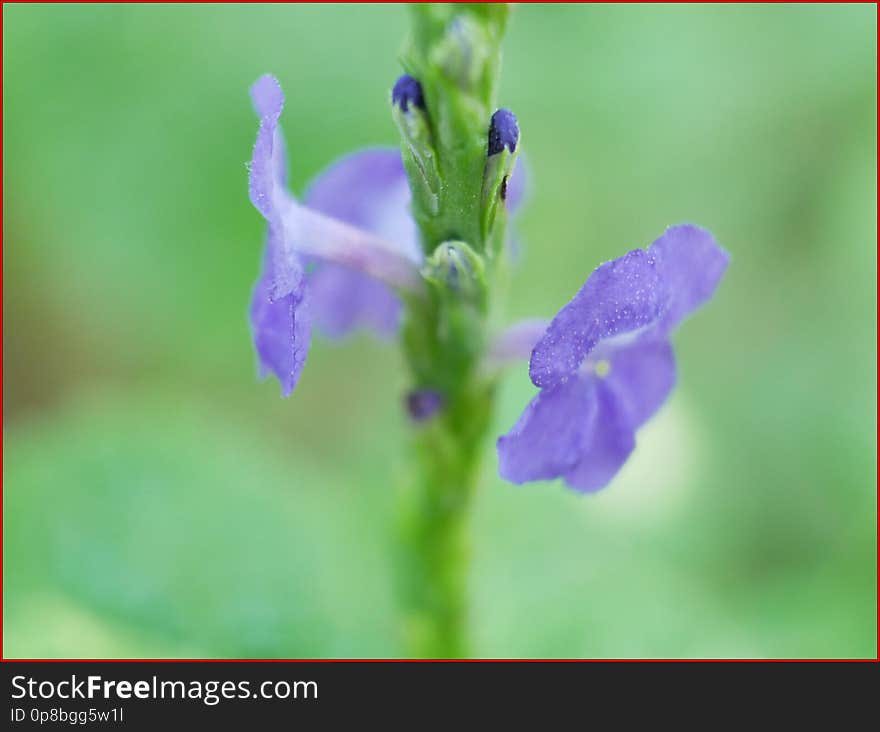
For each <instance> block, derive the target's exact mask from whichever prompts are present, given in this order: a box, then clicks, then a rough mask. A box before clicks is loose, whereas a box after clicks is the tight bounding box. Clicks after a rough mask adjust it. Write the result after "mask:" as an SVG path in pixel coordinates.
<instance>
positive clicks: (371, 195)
mask: <svg viewBox="0 0 880 732" xmlns="http://www.w3.org/2000/svg"><path fill="white" fill-rule="evenodd" d="M409 202H410V191H409V184H408V181H407V177H406V171H405V170H404V168H403V162H402V160H401V157H400V151H399V150H396V149H392V148H387V149H385V148H381V149H380V148H377V149H371V150H364V151H362V152H358V153H354V154H352V155H349V156H347V157H345V158H343V159H342V160H339V161H338V162H336V163H334V164H333V165H331V166H330V167H328V168H327V169H326V170H325V171H323V172H322V173H320V174H319V175H318V176H317V177H316V178H315V179H314V181H313V182H312V183H311V185H310V186H309V188H308V190H307V192H306V195H305V203H306V204H307V205H308V206H309V207H310V208H312V209H314V210H316V211H319V212H321V213H323V214H326V215H328V216H332V217H333V218H336V219H339V220H341V221H344V222H345V223H347V224H350V225H352V226H356V227H358V228H360V229H362V230H364V231H368V232H370V233H372V234H375V235H377V236H380V237H382V238H383V239H386V240H387V241H389V242H393V243H394V244H395V245H397V246H398V247H399V248H400V250H401V253H403V254H405V255H408V256H411V257H412V258H413V259H415V260H418V259H420V258H421V250H420V249H419V245H418V232H417V229H416V225H415V222H414V220H413V218H412V216H411V215H410V212H409ZM309 289H310V293H309V299H310V306H311V308H312V312H313V315H314V318H315V321H316V322H317V324H318V327H319V328H321V330H322V331H323V332H324V333H325V334H326V335H328V336H330V337H341V336H344V335H346V334H347V333H348V332H350V331H351V330H352V329H354V328H356V327H358V326H366V327H368V328H370V329H371V330H374V331H375V332H377V333H379V334H382V335H391V334H393V333H395V332H396V331H397V327H398V324H399V321H400V310H401V305H400V300H399V299H398V297H397V295H396V294H395V293H394V292H393V291H392V290H391V288H389V287H388V286H386V285H385V284H383V283H380V282H378V281H376V280H375V279H373V278H371V277H369V276H367V275H365V274H363V273H361V272H358V271H357V270H354V269H351V268H349V267H345V266H342V265H338V264H334V263H330V262H318V263H317V266H316V268H315V270H314V272H312V273H311V275H310V278H309Z"/></svg>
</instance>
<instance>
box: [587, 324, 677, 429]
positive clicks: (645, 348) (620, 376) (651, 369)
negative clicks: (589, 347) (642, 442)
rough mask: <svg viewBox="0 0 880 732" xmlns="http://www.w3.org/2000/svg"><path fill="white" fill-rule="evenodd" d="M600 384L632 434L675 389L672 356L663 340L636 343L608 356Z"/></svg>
mask: <svg viewBox="0 0 880 732" xmlns="http://www.w3.org/2000/svg"><path fill="white" fill-rule="evenodd" d="M607 368H608V373H607V374H606V375H605V376H604V377H597V378H601V380H602V381H603V382H604V383H605V385H606V386H607V387H608V389H609V390H610V391H611V392H613V394H614V396H615V398H616V399H617V400H618V402H619V405H620V411H621V413H623V414H624V415H625V416H626V419H627V422H628V424H629V426H630V427H631V428H632V429H633V430H635V429H637V428H638V427H640V426H641V425H643V424H644V423H645V422H647V421H648V420H649V419H650V418H651V417H652V416H653V415H654V413H655V412H656V411H657V410H658V409H659V408H660V407H661V406H662V405H663V402H665V401H666V398H667V397H668V396H669V393H670V392H671V391H672V389H673V387H674V386H675V379H676V374H675V354H674V352H673V350H672V345H671V344H670V343H669V341H667V340H666V339H655V340H639V341H636V342H635V343H632V344H630V345H628V346H626V347H623V348H618V349H616V350H615V351H614V352H612V353H610V354H609V356H608V367H607Z"/></svg>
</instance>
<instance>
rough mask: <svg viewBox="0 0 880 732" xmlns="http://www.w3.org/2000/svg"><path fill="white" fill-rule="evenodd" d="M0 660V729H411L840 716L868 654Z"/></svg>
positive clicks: (852, 698) (851, 710)
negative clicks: (702, 714) (470, 723)
mask: <svg viewBox="0 0 880 732" xmlns="http://www.w3.org/2000/svg"><path fill="white" fill-rule="evenodd" d="M0 666H2V671H3V680H2V684H3V689H4V691H3V693H4V696H5V699H6V700H7V704H6V709H5V711H4V713H3V714H4V720H5V723H4V724H3V728H5V729H10V730H16V729H59V728H61V727H66V728H77V727H87V728H92V729H99V728H100V729H108V728H117V727H124V728H126V729H134V730H137V729H152V730H155V729H157V726H158V725H161V726H162V727H163V728H164V729H178V728H179V729H184V728H188V727H189V725H192V724H198V725H200V727H201V726H202V725H211V724H222V725H223V728H224V729H225V728H227V727H230V726H231V727H232V728H234V729H263V728H265V726H266V725H272V726H273V727H274V725H276V724H284V725H285V726H287V725H295V724H301V723H307V724H311V723H315V724H319V723H320V724H326V723H327V722H329V721H335V720H348V721H349V722H350V721H351V720H352V719H356V720H360V722H362V723H364V724H367V723H376V722H382V721H391V720H399V721H407V720H408V721H409V723H410V724H411V725H412V726H415V727H421V726H423V725H424V724H425V723H426V722H434V723H436V722H439V721H441V720H443V721H446V722H450V723H455V722H462V721H463V720H467V719H469V718H470V716H469V715H471V714H473V713H474V712H475V711H479V712H481V713H483V714H486V713H488V714H489V715H490V716H491V717H492V718H494V719H495V720H496V721H497V720H500V719H502V718H510V717H511V716H514V717H516V716H518V715H522V714H529V715H531V716H535V717H536V718H538V719H540V718H543V719H544V720H545V721H549V720H551V719H564V718H565V717H569V718H571V719H578V718H579V719H580V720H581V722H582V723H583V724H587V723H588V722H589V720H593V721H594V722H598V721H599V720H600V719H602V717H601V716H597V715H600V714H601V715H607V714H612V715H613V717H612V719H615V720H617V721H618V722H621V721H626V720H628V719H635V718H638V717H639V716H641V715H644V714H648V715H659V716H658V718H659V717H664V716H667V715H669V714H673V716H678V715H679V714H681V713H687V712H689V711H690V712H695V711H696V710H698V709H700V708H705V706H706V705H711V708H712V709H713V710H714V712H713V715H720V716H721V717H724V718H727V717H728V716H729V715H731V714H733V715H736V714H745V713H746V711H747V710H750V709H751V710H757V709H760V719H761V721H762V722H767V720H768V719H769V718H770V715H774V714H779V715H780V719H789V720H790V718H791V715H792V714H793V713H795V712H797V711H798V710H805V709H809V710H810V713H811V715H812V716H813V719H814V721H815V720H816V719H817V718H818V717H817V716H816V715H817V714H819V713H820V712H821V706H822V705H827V706H828V707H831V706H832V702H833V699H834V696H833V694H832V691H833V690H834V688H835V687H836V688H837V689H838V690H840V691H842V692H844V693H845V694H846V697H847V699H846V700H844V701H843V705H842V706H841V705H840V704H839V703H838V704H837V706H836V707H835V709H836V710H837V711H835V712H834V716H833V719H836V720H838V721H840V719H841V718H842V717H841V711H843V712H844V714H843V715H842V716H843V718H845V717H848V716H850V715H852V714H855V712H856V710H857V708H858V707H859V705H860V704H867V703H868V702H869V700H870V698H871V697H872V696H873V693H874V692H875V690H876V679H877V675H876V671H877V664H875V663H868V664H866V663H861V664H858V663H856V664H842V663H813V664H811V663H723V662H722V663H699V662H697V663H675V662H673V663H628V662H558V663H557V662H496V661H488V662H391V661H375V662H374V661H366V662H318V661H291V662H286V661H279V662H259V661H258V662H243V661H233V662H207V661H195V662H174V661H158V662H141V661H135V662H118V661H71V662H65V661H61V662H35V661H21V662H9V661H6V662H3V663H2V664H0ZM856 682H858V683H856ZM868 684H870V686H869V685H868ZM862 692H864V693H862ZM839 701H841V700H838V702H839ZM572 715H574V716H572ZM605 718H606V719H607V716H606V717H605ZM521 719H522V718H520V720H521ZM754 719H757V718H753V720H754ZM706 721H707V723H709V721H710V720H706ZM713 724H714V723H713ZM359 726H360V725H359ZM579 726H580V725H579Z"/></svg>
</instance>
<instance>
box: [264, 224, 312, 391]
mask: <svg viewBox="0 0 880 732" xmlns="http://www.w3.org/2000/svg"><path fill="white" fill-rule="evenodd" d="M277 247H278V235H277V230H276V229H275V227H273V226H272V225H270V226H269V236H268V239H267V242H266V252H265V255H264V258H263V271H262V274H261V275H260V278H259V279H258V280H257V284H256V286H255V287H254V292H253V295H252V297H251V307H250V321H251V333H252V336H253V340H254V347H255V348H256V351H257V357H258V358H259V364H260V376H261V377H265V376H267V375H268V374H269V373H270V372H271V373H274V374H275V376H277V377H278V381H280V382H281V395H282V396H285V397H286V396H289V395H290V393H291V392H292V391H293V388H294V387H295V386H296V383H297V381H298V380H299V375H300V372H301V371H302V368H303V365H304V364H305V361H306V355H307V354H308V351H309V344H310V342H311V320H310V318H309V314H308V309H307V307H306V303H305V301H304V295H305V279H304V277H303V272H302V269H301V268H299V267H298V263H297V261H296V259H295V258H293V259H290V260H289V262H290V264H291V270H290V272H288V273H287V274H286V275H285V276H284V277H283V278H278V277H276V272H275V263H276V262H277V261H279V260H278V259H277V258H276V256H275V249H276V248H277ZM280 279H283V280H284V281H286V282H287V283H288V289H287V290H283V291H282V290H279V289H278V286H277V284H278V282H279V280H280Z"/></svg>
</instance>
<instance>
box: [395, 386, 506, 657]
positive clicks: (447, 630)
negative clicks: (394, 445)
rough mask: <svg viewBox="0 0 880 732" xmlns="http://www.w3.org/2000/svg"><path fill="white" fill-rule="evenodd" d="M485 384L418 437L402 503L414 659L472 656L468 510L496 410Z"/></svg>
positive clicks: (409, 630) (406, 594) (407, 628)
mask: <svg viewBox="0 0 880 732" xmlns="http://www.w3.org/2000/svg"><path fill="white" fill-rule="evenodd" d="M491 401H492V394H491V390H489V389H487V388H485V387H483V388H481V389H477V390H475V391H474V392H472V393H468V394H463V395H462V396H461V398H460V399H459V400H458V402H457V403H455V404H451V405H447V407H446V409H445V410H444V413H443V415H442V416H441V417H438V418H437V419H435V420H432V421H431V422H430V423H429V424H428V425H426V426H425V427H423V428H417V431H416V434H414V436H413V446H414V453H415V466H414V467H415V469H416V475H417V476H418V477H417V480H416V481H415V482H414V483H413V484H411V485H409V486H408V487H407V489H405V491H404V494H403V497H402V498H403V502H402V519H403V549H404V554H403V557H402V561H403V564H404V567H405V570H404V572H403V577H404V582H405V584H404V600H405V603H406V610H407V612H406V622H405V635H406V638H405V640H406V645H407V648H408V650H409V655H410V656H412V657H416V658H463V657H467V656H468V655H469V638H468V633H467V613H468V603H467V594H468V593H467V586H468V567H469V564H470V543H469V525H468V524H469V516H470V506H471V503H472V500H473V497H474V492H475V489H476V484H477V479H478V475H479V469H480V455H481V453H482V448H483V446H484V444H483V443H484V439H485V435H486V430H487V427H488V424H489V418H490V415H491Z"/></svg>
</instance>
